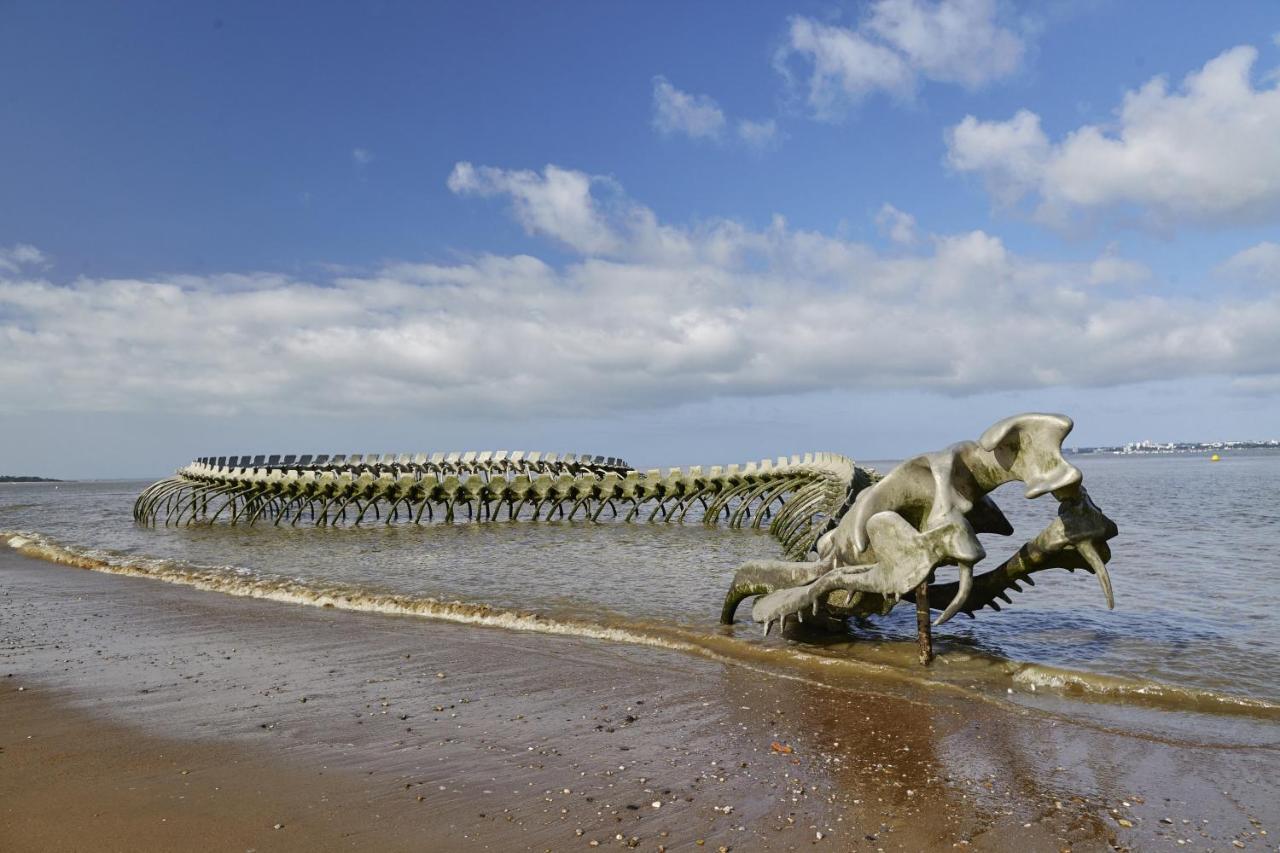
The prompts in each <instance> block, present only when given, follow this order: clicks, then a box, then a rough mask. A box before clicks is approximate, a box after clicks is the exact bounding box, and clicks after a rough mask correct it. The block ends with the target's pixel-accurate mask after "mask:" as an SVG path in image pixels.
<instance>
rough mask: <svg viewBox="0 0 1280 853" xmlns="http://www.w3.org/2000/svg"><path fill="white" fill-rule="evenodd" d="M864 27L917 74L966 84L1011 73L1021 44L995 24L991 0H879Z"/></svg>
mask: <svg viewBox="0 0 1280 853" xmlns="http://www.w3.org/2000/svg"><path fill="white" fill-rule="evenodd" d="M865 26H866V29H867V30H868V31H869V32H872V33H875V34H876V35H877V36H879V37H880V38H881V39H883V40H884V41H885V42H886V43H887V44H890V45H892V46H893V47H894V48H896V49H897V50H898V51H900V52H901V53H902V54H903V55H904V56H905V57H906V58H907V62H908V63H909V64H910V65H911V67H912V68H914V69H915V70H916V71H918V72H919V73H920V74H921V75H922V76H924V77H926V78H927V79H929V80H936V81H938V82H941V83H958V84H960V85H962V86H965V87H968V88H970V89H977V88H979V87H981V86H983V85H985V84H987V83H989V82H991V81H993V80H999V79H1001V78H1004V77H1008V76H1010V75H1011V74H1013V73H1014V72H1015V71H1017V70H1018V66H1019V65H1021V63H1022V55H1023V53H1024V52H1025V49H1026V48H1025V46H1024V45H1023V42H1022V39H1021V38H1020V37H1019V36H1018V35H1017V34H1015V33H1014V32H1013V31H1012V30H1010V29H1007V28H1005V27H1001V26H1000V25H999V24H997V23H996V4H995V0H940V2H936V3H931V2H927V0H880V2H878V3H876V4H874V5H873V6H872V7H871V16H870V18H869V19H868V20H867V22H866V24H865Z"/></svg>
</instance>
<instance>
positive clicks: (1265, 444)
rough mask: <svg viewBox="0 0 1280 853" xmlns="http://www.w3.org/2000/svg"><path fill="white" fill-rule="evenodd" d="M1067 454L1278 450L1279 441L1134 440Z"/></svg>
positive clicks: (1080, 448)
mask: <svg viewBox="0 0 1280 853" xmlns="http://www.w3.org/2000/svg"><path fill="white" fill-rule="evenodd" d="M1064 450H1065V452H1066V453H1067V454H1068V455H1075V456H1089V455H1093V454H1109V455H1115V456H1168V455H1171V454H1178V453H1226V452H1231V451H1236V450H1280V441H1278V440H1274V439H1273V440H1270V441H1203V442H1171V443H1169V444H1154V443H1152V442H1136V443H1130V444H1124V445H1115V446H1112V447H1069V448H1064Z"/></svg>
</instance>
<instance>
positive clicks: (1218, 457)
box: [1209, 453, 1222, 462]
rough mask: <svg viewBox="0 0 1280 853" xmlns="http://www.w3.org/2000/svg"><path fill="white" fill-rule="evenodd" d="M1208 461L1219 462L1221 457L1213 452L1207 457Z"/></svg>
mask: <svg viewBox="0 0 1280 853" xmlns="http://www.w3.org/2000/svg"><path fill="white" fill-rule="evenodd" d="M1209 461H1210V462H1221V461H1222V457H1221V456H1219V455H1218V454H1216V453H1215V454H1213V455H1212V456H1210V457H1209Z"/></svg>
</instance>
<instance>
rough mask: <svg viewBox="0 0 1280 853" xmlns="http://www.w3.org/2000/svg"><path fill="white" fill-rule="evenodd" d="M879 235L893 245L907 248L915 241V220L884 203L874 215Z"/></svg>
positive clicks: (908, 214)
mask: <svg viewBox="0 0 1280 853" xmlns="http://www.w3.org/2000/svg"><path fill="white" fill-rule="evenodd" d="M876 225H877V226H878V227H879V228H880V233H881V234H883V235H885V236H886V237H888V238H889V239H890V240H892V241H893V242H895V243H899V244H901V245H903V246H909V245H911V244H912V243H914V242H915V241H916V218H915V217H914V216H912V215H911V214H910V213H905V212H904V211H901V210H898V208H896V207H894V206H893V205H891V204H889V203H888V202H886V203H885V204H884V205H882V206H881V208H880V212H879V213H877V214H876Z"/></svg>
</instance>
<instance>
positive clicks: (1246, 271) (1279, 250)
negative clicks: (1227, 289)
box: [1218, 241, 1280, 288]
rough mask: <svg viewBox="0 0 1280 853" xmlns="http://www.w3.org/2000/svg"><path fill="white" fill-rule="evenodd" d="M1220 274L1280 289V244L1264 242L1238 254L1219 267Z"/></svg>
mask: <svg viewBox="0 0 1280 853" xmlns="http://www.w3.org/2000/svg"><path fill="white" fill-rule="evenodd" d="M1218 272H1219V273H1220V274H1223V275H1226V276H1228V277H1230V278H1238V279H1243V280H1245V281H1250V282H1253V283H1255V284H1269V285H1273V286H1275V287H1277V288H1280V243H1272V242H1270V241H1264V242H1262V243H1259V244H1258V245H1256V246H1251V247H1249V248H1248V249H1244V250H1243V251H1240V252H1237V253H1236V254H1234V255H1232V256H1231V257H1230V258H1228V259H1227V260H1226V261H1224V262H1223V263H1222V265H1221V266H1219V267H1218Z"/></svg>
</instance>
